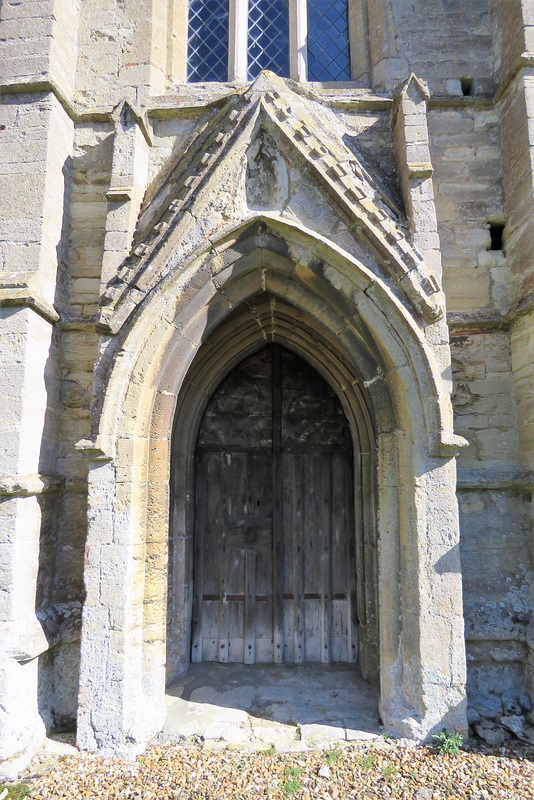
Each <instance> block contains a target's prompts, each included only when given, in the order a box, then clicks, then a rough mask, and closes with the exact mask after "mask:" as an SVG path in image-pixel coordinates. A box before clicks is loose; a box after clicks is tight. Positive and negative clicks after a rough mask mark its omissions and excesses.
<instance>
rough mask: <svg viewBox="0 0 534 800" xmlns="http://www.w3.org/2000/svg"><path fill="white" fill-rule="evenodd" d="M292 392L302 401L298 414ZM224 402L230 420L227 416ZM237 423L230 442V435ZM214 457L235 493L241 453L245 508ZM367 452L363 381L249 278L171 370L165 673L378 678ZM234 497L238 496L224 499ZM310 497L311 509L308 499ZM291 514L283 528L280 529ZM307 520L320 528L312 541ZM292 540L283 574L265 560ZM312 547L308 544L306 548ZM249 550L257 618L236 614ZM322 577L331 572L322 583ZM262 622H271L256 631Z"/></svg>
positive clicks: (371, 443) (279, 555)
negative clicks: (303, 669)
mask: <svg viewBox="0 0 534 800" xmlns="http://www.w3.org/2000/svg"><path fill="white" fill-rule="evenodd" d="M240 368H241V369H240ZM243 369H245V370H247V369H249V370H251V371H252V375H255V377H254V379H252V377H251V375H249V376H248V378H244V376H243V373H242V372H241V370H243ZM275 373H277V374H276V377H275ZM244 384H246V386H244ZM247 392H248V393H249V394H250V395H251V397H250V398H249V399H250V401H251V404H252V406H253V411H252V413H253V415H254V416H253V417H252V418H251V417H250V416H249V415H248V413H247V412H248V411H249V410H250V409H248V408H247V398H246V396H245V395H246V393H247ZM254 400H255V403H254ZM284 404H287V405H288V408H287V409H284ZM291 406H292V408H291ZM306 407H308V412H309V413H308V415H306V413H303V410H304V409H305V408H306ZM292 410H293V413H292ZM299 410H300V415H299ZM236 411H237V419H236V416H232V412H234V414H235V412H236ZM236 437H237V439H238V441H237V442H235V441H231V440H232V439H233V438H236ZM296 440H301V441H296ZM232 451H233V453H232ZM299 451H300V452H299ZM229 460H230V464H231V465H235V466H236V473H235V474H234V476H233V477H234V478H235V480H236V481H237V483H238V484H239V489H238V494H239V493H241V494H242V493H243V492H244V485H243V481H244V480H247V478H246V477H244V473H246V472H248V471H249V469H250V468H251V467H252V465H254V466H253V468H254V469H256V470H257V471H258V472H257V475H256V477H252V480H251V485H250V487H249V488H250V489H251V491H252V490H254V491H256V489H257V494H258V496H257V497H256V498H255V500H254V503H255V508H254V509H252V507H250V508H249V505H250V506H251V503H252V498H251V497H247V498H245V499H243V498H241V499H240V498H238V497H236V495H235V491H234V489H233V488H232V487H230V486H229V483H228V481H229V480H231V478H230V474H231V472H232V466H230V465H229V463H228V462H229ZM247 461H248V464H246V463H244V462H247ZM376 464H377V462H376V435H375V431H374V424H373V421H372V417H371V414H370V412H369V409H368V403H367V401H366V399H365V389H364V387H363V386H362V384H361V381H359V379H357V376H356V373H355V372H354V369H353V368H351V367H350V365H349V364H348V362H346V361H345V360H344V359H343V358H342V357H340V354H339V352H337V348H336V345H335V342H334V341H333V340H332V339H331V338H330V337H329V336H328V334H327V332H326V331H319V330H317V329H316V330H314V328H313V326H312V325H311V324H310V320H309V319H308V318H307V316H306V315H305V314H304V313H303V312H302V311H299V310H298V309H297V308H295V307H294V306H292V305H290V304H288V303H287V302H284V300H282V299H281V298H276V297H274V296H273V295H271V294H269V293H267V292H264V293H261V294H258V295H255V296H254V297H252V298H250V299H249V300H247V301H246V302H245V303H243V304H241V305H240V306H239V307H238V308H237V309H236V310H235V311H234V312H233V313H232V314H231V315H229V317H228V318H227V319H226V320H225V321H224V323H222V324H221V325H220V326H219V327H218V328H216V329H215V330H214V331H213V333H212V335H211V336H210V337H209V338H208V340H207V341H206V342H205V343H204V345H203V346H202V347H201V348H200V350H199V352H198V354H197V355H196V357H195V359H194V361H193V363H192V365H191V368H190V370H189V372H188V374H187V376H186V379H185V380H184V383H183V385H182V390H181V392H180V395H179V397H178V402H177V407H176V413H175V421H174V434H173V445H172V469H171V534H170V543H169V544H170V555H169V594H168V627H167V680H168V681H169V682H171V681H172V680H173V678H174V677H176V676H178V675H179V674H181V673H182V672H183V671H184V670H185V669H187V666H188V664H189V661H190V658H191V659H192V660H193V661H201V660H217V661H222V662H225V661H232V660H235V661H241V660H243V661H245V663H253V662H254V661H261V662H269V661H273V662H274V663H288V662H289V663H301V662H302V661H306V660H314V661H318V662H322V663H329V662H330V661H344V662H348V663H355V662H358V663H359V665H360V668H361V669H362V672H363V674H364V675H365V676H366V677H367V678H370V679H372V680H377V679H378V673H379V653H378V650H379V636H378V594H377V569H378V568H377V542H376V511H377V503H376ZM240 469H241V472H240ZM199 470H200V473H201V475H202V481H201V483H199V482H198V475H199ZM273 476H274V477H273ZM249 477H250V476H249ZM275 481H277V482H278V486H276V487H275V486H274V482H275ZM256 482H258V486H257V487H254V483H256ZM314 482H315V485H314ZM266 484H269V487H270V488H269V491H268V492H267V490H266V488H265V487H266ZM204 486H206V487H207V489H206V490H205V489H204V488H203V487H204ZM195 490H196V491H195ZM321 493H322V500H321V499H320V494H321ZM268 495H269V496H268ZM258 501H259V503H260V505H259V506H258V505H257V503H258ZM236 502H237V503H238V504H240V506H241V508H240V509H239V508H238V510H237V511H236V510H235V503H236ZM232 504H234V506H233V509H232ZM310 504H312V505H313V506H314V511H313V513H310V508H307V506H309V505H310ZM334 506H335V508H334ZM251 512H253V513H251ZM254 517H255V519H254ZM210 518H211V520H212V522H211V523H210V522H209V519H210ZM297 519H298V523H296V520H297ZM209 524H213V525H214V528H213V530H211V532H210V533H209V534H208V536H207V538H206V537H204V536H203V532H204V531H205V529H206V526H207V525H209ZM286 526H287V528H288V531H287V532H285V527H286ZM304 526H306V530H305V529H304ZM314 526H315V536H314V530H313V527H314ZM295 527H297V528H298V531H297V532H296V536H297V538H300V541H298V542H297V541H295V540H293V539H292V534H293V533H294V532H295ZM319 529H324V530H327V531H328V537H327V538H325V539H324V540H323V541H321V536H320V534H319ZM247 531H248V533H249V535H252V536H256V537H257V538H258V540H259V546H260V550H262V549H264V548H265V547H267V548H268V549H271V551H272V555H270V556H267V557H266V556H265V553H264V552H263V553H260V554H258V553H256V554H252V553H250V554H247V547H246V546H245V545H246V542H245V541H242V540H243V537H244V536H246V535H247ZM290 531H291V535H289V532H290ZM310 534H311V535H310ZM288 535H289V539H287V538H286V537H287V536H288ZM330 536H331V537H332V539H330ZM225 537H226V538H225ZM271 537H272V538H271ZM336 537H337V538H338V541H337V542H336V541H335V540H336ZM228 538H230V540H231V541H232V542H233V543H234V544H236V545H238V546H237V547H236V548H233V547H232V548H230V549H231V550H236V551H237V552H234V553H232V554H231V555H230V559H235V562H234V563H235V565H236V575H235V577H234V580H235V585H234V584H233V585H227V584H226V585H224V586H223V583H224V580H223V573H224V569H223V567H224V563H223V560H222V559H223V558H224V557H225V556H224V553H223V551H225V549H226V548H227V543H228ZM339 540H344V541H343V543H342V544H341V543H340V541H339ZM299 546H301V547H303V548H306V547H307V548H308V552H307V555H306V553H305V549H304V550H303V551H302V553H301V556H302V559H303V560H302V563H301V569H300V570H299V571H297V572H295V571H293V567H292V564H291V560H289V561H288V565H289V571H288V572H287V574H285V575H284V572H283V571H282V572H281V573H278V574H276V575H275V573H274V567H275V565H276V564H277V563H281V562H282V561H283V551H284V549H285V548H286V547H287V548H289V550H291V549H293V548H298V547H299ZM333 546H335V549H336V550H340V549H341V550H343V548H345V550H344V551H343V552H344V553H345V555H344V556H343V564H341V560H342V559H341V558H339V559H338V560H337V562H336V563H334V564H332V561H331V552H330V555H329V556H328V557H327V553H328V551H331V550H332V547H333ZM317 547H319V548H321V552H320V553H318V554H317V561H316V563H315V561H314V559H315V553H314V550H315V548H317ZM248 549H249V550H252V549H254V548H248ZM215 551H217V556H216V555H214V553H215ZM293 552H294V550H293ZM219 557H220V558H219ZM327 558H328V563H325V562H326V561H327ZM248 559H250V560H251V562H252V563H253V561H254V560H256V565H255V567H253V566H252V563H250V564H249V575H250V577H252V572H253V570H254V571H255V573H256V574H257V570H258V561H259V562H260V564H259V568H260V570H262V572H263V576H262V577H260V582H262V583H263V587H264V588H265V586H266V585H267V584H268V581H267V579H266V574H265V573H266V571H268V570H271V572H272V583H271V584H270V585H269V586H268V589H269V591H264V590H263V589H261V590H260V589H258V588H257V590H256V594H257V595H258V598H259V599H258V600H257V603H256V604H255V605H256V610H257V613H258V615H259V617H258V618H254V616H250V615H249V614H247V615H246V622H245V611H246V609H245V605H246V603H245V598H244V597H243V599H241V597H242V595H244V594H245V593H246V591H245V586H246V585H247V579H246V573H247V561H248ZM306 559H307V560H308V562H310V563H309V564H305V563H304V561H305V560H306ZM206 564H208V565H209V566H208V572H209V573H210V575H209V579H208V585H207V586H206V587H203V578H202V577H200V576H201V575H203V574H205V572H204V570H205V566H206ZM336 570H338V571H344V577H342V576H341V575H340V574H336V575H335V574H334V573H335V572H336ZM321 571H323V573H324V574H323V575H321ZM312 572H313V575H311V573H312ZM307 575H308V577H310V580H309V581H308V585H306V576H307ZM282 579H284V584H282ZM332 580H333V581H334V584H336V585H334V586H333V587H332V586H330V587H328V588H327V583H328V582H329V581H332ZM276 582H278V585H277V586H275V584H276ZM311 583H313V584H314V585H313V586H312V585H311ZM289 584H292V585H289ZM248 588H249V589H250V583H249V586H248ZM224 594H226V598H227V599H226V600H223V599H222V598H223V595H224ZM228 595H229V596H230V600H228ZM271 604H272V605H271ZM277 604H278V605H277ZM232 606H233V608H232ZM258 606H259V610H258ZM305 607H307V609H305ZM306 610H307V613H306ZM232 615H233V616H232ZM299 615H300V616H299ZM231 616H232V618H230V617H231ZM204 624H206V627H204ZM247 625H248V627H249V634H248V640H247V641H241V637H240V635H238V631H239V630H240V629H241V630H243V636H244V638H245V639H246V638H247V635H246V633H245V629H246V627H247ZM258 625H259V627H260V629H261V628H262V626H264V629H263V631H262V632H261V635H257V636H255V637H254V639H255V641H254V642H253V641H252V639H253V637H252V634H251V633H250V628H251V626H255V628H256V633H258ZM221 626H222V629H224V631H225V635H223V636H220V631H221ZM265 626H270V630H271V632H270V633H269V634H268V635H267V631H266V628H265ZM343 626H344V627H345V632H344V633H341V629H342V628H343ZM231 630H233V632H234V635H233V637H232V636H230V632H231ZM334 630H335V632H334ZM306 631H307V636H308V643H307V647H306V642H305V639H306ZM191 632H192V636H191ZM264 634H265V635H264ZM232 638H233V639H234V642H233V643H231V642H230V639H232ZM271 639H272V641H271ZM312 640H313V641H312ZM325 645H326V647H325ZM249 646H250V649H249Z"/></svg>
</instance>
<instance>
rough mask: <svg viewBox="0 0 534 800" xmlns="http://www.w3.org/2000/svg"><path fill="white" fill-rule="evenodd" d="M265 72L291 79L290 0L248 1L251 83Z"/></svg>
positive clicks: (249, 71)
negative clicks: (269, 71)
mask: <svg viewBox="0 0 534 800" xmlns="http://www.w3.org/2000/svg"><path fill="white" fill-rule="evenodd" d="M262 69H270V70H272V71H273V72H275V73H276V74H277V75H280V76H281V77H282V78H287V77H289V0H249V4H248V78H249V80H254V78H255V77H256V76H257V75H259V73H260V72H261V71H262Z"/></svg>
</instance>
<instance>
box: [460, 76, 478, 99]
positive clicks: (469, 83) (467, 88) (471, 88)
mask: <svg viewBox="0 0 534 800" xmlns="http://www.w3.org/2000/svg"><path fill="white" fill-rule="evenodd" d="M460 83H461V85H462V94H463V96H464V97H473V96H474V94H475V79H474V78H462V79H461V81H460Z"/></svg>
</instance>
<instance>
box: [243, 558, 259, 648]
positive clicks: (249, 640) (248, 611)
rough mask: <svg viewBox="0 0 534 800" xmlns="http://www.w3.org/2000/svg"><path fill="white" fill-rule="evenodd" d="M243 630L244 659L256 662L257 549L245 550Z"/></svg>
mask: <svg viewBox="0 0 534 800" xmlns="http://www.w3.org/2000/svg"><path fill="white" fill-rule="evenodd" d="M243 625H244V632H243V661H244V662H245V664H254V663H255V662H256V551H255V550H247V551H246V552H245V614H244V620H243Z"/></svg>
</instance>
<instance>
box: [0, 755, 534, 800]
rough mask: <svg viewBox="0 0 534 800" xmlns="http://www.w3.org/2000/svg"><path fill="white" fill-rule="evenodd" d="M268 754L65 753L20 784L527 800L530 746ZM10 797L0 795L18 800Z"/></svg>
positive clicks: (201, 799)
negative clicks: (126, 756) (123, 756)
mask: <svg viewBox="0 0 534 800" xmlns="http://www.w3.org/2000/svg"><path fill="white" fill-rule="evenodd" d="M272 749H273V748H271V749H269V750H266V751H265V752H259V753H258V752H256V753H251V752H243V751H238V750H235V749H230V748H228V747H225V748H224V749H223V748H220V747H217V746H214V745H211V746H210V747H208V746H203V745H202V744H189V745H182V746H177V745H172V746H168V745H167V746H163V747H161V746H160V747H152V748H150V749H149V750H147V751H146V753H145V754H144V755H143V756H140V757H139V758H137V759H136V760H135V761H132V762H127V761H123V760H120V759H102V758H99V757H98V756H94V755H88V754H80V755H76V756H74V755H72V756H66V757H62V758H60V759H59V760H57V759H56V760H55V763H47V762H46V760H45V761H43V762H42V763H41V764H39V763H38V762H37V763H35V762H34V764H33V765H32V769H33V770H34V772H33V775H31V776H28V777H27V779H26V780H25V786H26V787H27V788H28V790H29V791H30V793H31V797H33V798H37V800H56V798H58V800H59V798H69V800H78V798H80V799H82V798H89V799H90V800H93V798H107V800H118V799H119V798H120V800H134V799H135V800H245V799H246V800H253V799H254V798H265V800H267V798H269V799H270V800H271V799H272V800H275V799H276V798H285V799H287V798H297V800H298V799H300V798H317V799H318V800H336V798H337V800H345V798H350V799H351V800H352V799H353V798H354V800H356V798H357V800H374V799H375V798H376V800H382V798H390V797H393V798H400V799H402V800H408V799H409V800H442V798H443V799H445V800H452V799H453V798H454V800H457V798H467V800H486V799H487V798H512V799H513V800H519V799H522V798H524V799H525V800H527V798H528V800H533V798H534V748H532V747H526V746H524V745H521V744H517V743H516V744H514V745H513V746H512V744H511V742H510V743H508V744H507V746H506V747H505V748H500V749H497V750H495V749H494V750H489V749H483V748H482V747H472V746H468V747H467V748H466V749H465V750H462V751H461V752H460V753H459V755H457V756H450V755H441V754H440V753H438V752H437V751H436V750H434V749H432V748H429V747H408V746H405V745H399V744H398V743H394V742H393V743H392V742H385V741H384V742H380V743H377V744H365V745H364V744H362V743H358V744H356V743H354V744H344V745H342V746H339V747H333V748H332V749H330V750H322V751H315V752H307V753H291V754H282V753H276V752H272ZM47 770H48V771H47ZM39 772H46V774H42V775H39ZM14 792H15V789H14V787H13V788H12V789H11V790H10V792H9V795H8V797H9V796H11V795H12V796H13V797H22V796H23V795H18V794H15V793H14ZM12 793H13V794H12ZM0 796H2V791H1V789H0Z"/></svg>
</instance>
